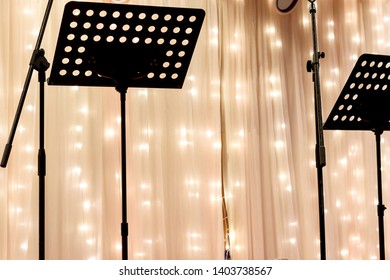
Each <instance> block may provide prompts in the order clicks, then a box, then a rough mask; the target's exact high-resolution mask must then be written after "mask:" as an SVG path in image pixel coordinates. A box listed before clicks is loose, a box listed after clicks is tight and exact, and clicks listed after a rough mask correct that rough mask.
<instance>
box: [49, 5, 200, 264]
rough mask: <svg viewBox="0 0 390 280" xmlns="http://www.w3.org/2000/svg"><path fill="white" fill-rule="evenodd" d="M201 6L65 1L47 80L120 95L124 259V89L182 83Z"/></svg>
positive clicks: (124, 242) (124, 255) (124, 252)
mask: <svg viewBox="0 0 390 280" xmlns="http://www.w3.org/2000/svg"><path fill="white" fill-rule="evenodd" d="M204 17H205V12H204V11H203V10H201V9H190V8H171V7H155V6H139V5H126V4H103V3H89V2H76V1H72V2H69V3H68V4H66V6H65V11H64V15H63V18H62V23H61V28H60V33H59V36H58V41H57V47H56V51H55V56H54V61H53V67H52V70H51V75H50V79H49V85H62V86H75V85H76V86H90V87H115V89H116V91H118V92H119V93H120V100H121V157H122V159H121V161H122V224H121V236H122V259H124V260H126V259H128V249H127V248H128V245H127V237H128V224H127V192H126V120H125V119H126V111H125V101H126V92H127V89H128V88H129V87H138V88H176V89H180V88H182V86H183V83H184V80H185V77H186V74H187V71H188V68H189V65H190V61H191V58H192V55H193V52H194V49H195V45H196V42H197V40H198V36H199V33H200V30H201V27H202V24H203V20H204Z"/></svg>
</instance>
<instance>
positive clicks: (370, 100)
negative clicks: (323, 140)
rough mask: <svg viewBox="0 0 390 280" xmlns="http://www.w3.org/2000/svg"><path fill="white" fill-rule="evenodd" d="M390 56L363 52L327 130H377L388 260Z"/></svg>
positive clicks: (381, 211) (381, 226)
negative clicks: (385, 175) (385, 156)
mask: <svg viewBox="0 0 390 280" xmlns="http://www.w3.org/2000/svg"><path fill="white" fill-rule="evenodd" d="M389 79H390V56H384V55H375V54H363V55H361V56H360V58H359V59H358V61H357V62H356V65H355V67H354V68H353V70H352V72H351V74H350V76H349V78H348V80H347V82H346V84H345V86H344V88H343V90H342V92H341V94H340V96H339V98H338V99H337V102H336V104H335V105H334V107H333V109H332V111H331V112H330V115H329V117H328V119H327V120H326V122H325V125H324V129H328V130H329V129H337V130H371V131H373V132H374V133H375V139H376V157H377V179H378V206H377V211H378V224H379V251H380V259H381V260H384V259H385V239H384V222H383V217H384V212H385V210H386V207H385V205H383V202H382V173H381V149H380V140H381V134H382V133H383V131H385V130H390V110H389V108H388V106H389V104H390V92H389V89H390V88H389V87H388V80H389Z"/></svg>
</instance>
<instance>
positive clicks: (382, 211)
mask: <svg viewBox="0 0 390 280" xmlns="http://www.w3.org/2000/svg"><path fill="white" fill-rule="evenodd" d="M374 132H375V140H376V141H375V142H376V162H377V177H378V206H377V211H378V227H379V255H380V259H381V260H384V259H385V230H384V221H383V217H384V214H385V210H386V206H385V205H383V201H382V166H381V134H382V133H383V130H374Z"/></svg>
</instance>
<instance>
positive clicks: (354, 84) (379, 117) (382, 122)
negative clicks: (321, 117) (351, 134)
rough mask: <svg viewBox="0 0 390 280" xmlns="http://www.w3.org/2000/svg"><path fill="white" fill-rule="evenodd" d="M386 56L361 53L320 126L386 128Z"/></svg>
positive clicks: (389, 111)
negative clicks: (322, 124) (327, 115)
mask: <svg viewBox="0 0 390 280" xmlns="http://www.w3.org/2000/svg"><path fill="white" fill-rule="evenodd" d="M389 82H390V56H384V55H374V54H363V55H361V56H360V58H359V59H358V61H357V62H356V64H355V67H354V68H353V70H352V72H351V74H350V76H349V78H348V80H347V82H346V84H345V86H344V88H343V90H342V92H341V94H340V96H339V98H338V99H337V101H336V104H335V105H334V107H333V109H332V111H331V112H330V115H329V117H328V119H327V120H326V122H325V125H324V129H338V130H376V129H380V130H382V131H384V130H389V129H390V87H389V86H388V84H389Z"/></svg>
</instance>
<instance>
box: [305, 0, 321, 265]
mask: <svg viewBox="0 0 390 280" xmlns="http://www.w3.org/2000/svg"><path fill="white" fill-rule="evenodd" d="M309 2H310V3H311V4H310V14H311V21H312V33H313V61H308V63H307V70H308V72H313V82H314V102H315V122H316V149H315V150H316V151H315V153H316V167H317V181H318V206H319V224H320V252H321V260H325V259H326V240H325V203H324V187H323V183H324V182H323V172H322V169H323V167H324V166H325V165H326V159H325V145H324V136H323V135H324V133H323V123H322V105H321V89H320V75H319V69H320V58H324V57H325V54H324V53H322V52H321V53H320V52H319V51H318V40H317V23H316V21H317V19H316V12H317V11H316V6H315V4H314V2H315V0H309Z"/></svg>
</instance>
